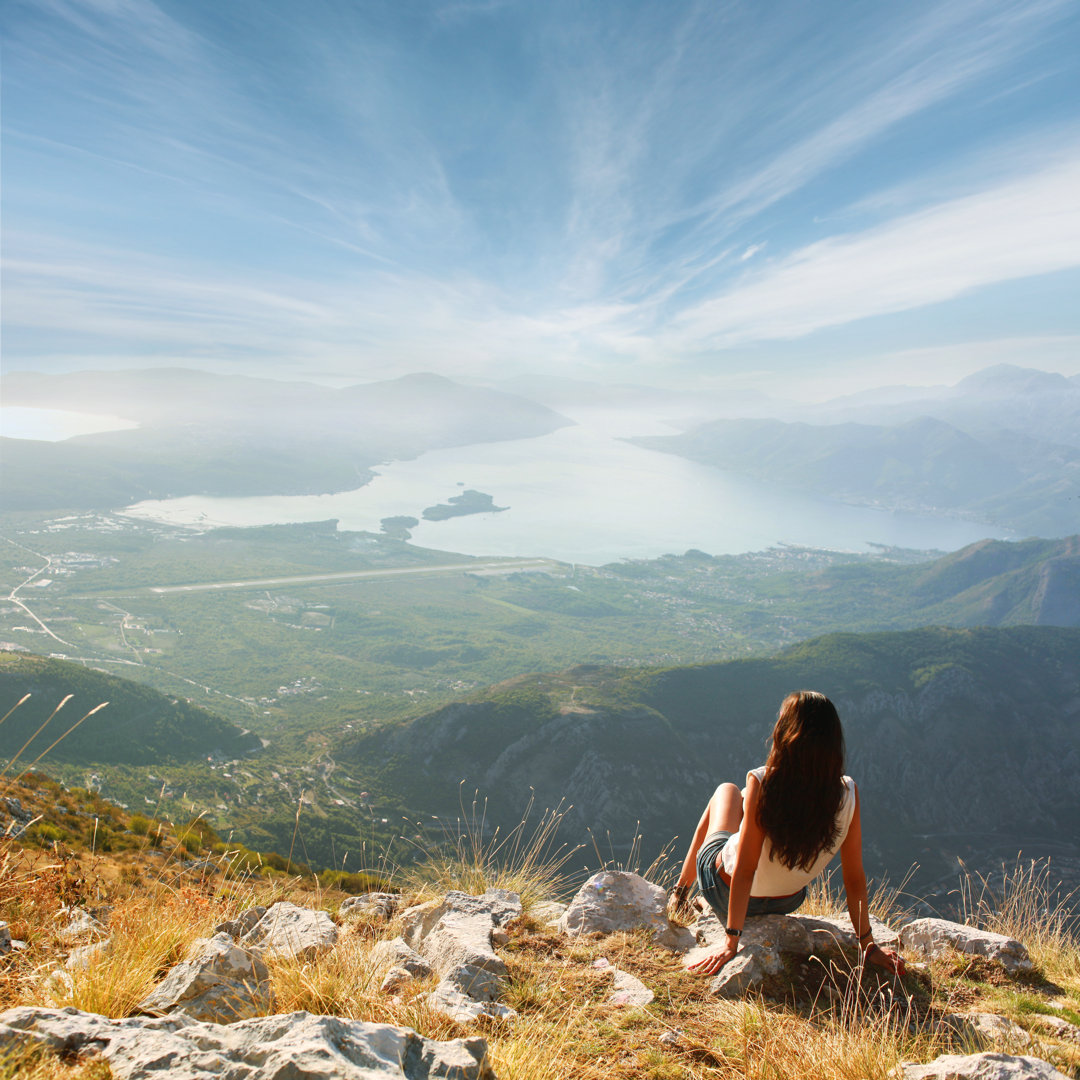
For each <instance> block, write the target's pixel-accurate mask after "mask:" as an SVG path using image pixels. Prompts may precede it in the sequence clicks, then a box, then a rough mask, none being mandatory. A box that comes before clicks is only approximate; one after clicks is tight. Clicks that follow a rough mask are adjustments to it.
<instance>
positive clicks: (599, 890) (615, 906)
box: [558, 870, 694, 952]
mask: <svg viewBox="0 0 1080 1080" xmlns="http://www.w3.org/2000/svg"><path fill="white" fill-rule="evenodd" d="M558 925H559V929H560V930H561V931H562V932H563V933H564V934H569V935H570V936H576V935H578V934H591V933H597V932H598V933H602V934H612V933H615V932H616V931H619V930H629V931H634V930H647V931H649V933H650V935H651V936H652V939H653V941H654V942H656V944H657V945H662V946H663V947H664V948H665V949H672V950H673V951H675V952H685V951H686V950H687V949H690V948H692V947H693V945H694V935H693V934H692V933H691V932H690V931H689V930H687V929H685V928H684V927H681V926H677V925H676V924H675V923H673V922H672V921H671V920H670V919H669V918H668V917H667V893H665V892H664V890H663V889H662V888H660V886H659V885H653V884H652V882H650V881H646V880H645V879H644V878H643V877H641V875H640V874H632V873H630V872H628V871H625V870H601V871H600V872H599V873H598V874H593V876H592V877H591V878H589V880H588V881H586V882H585V884H584V885H582V886H581V888H580V889H579V890H578V892H577V895H576V896H575V897H574V899H573V900H572V901H571V903H570V906H569V907H568V908H567V909H566V911H565V912H564V913H563V915H562V917H561V918H560V919H559V924H558Z"/></svg>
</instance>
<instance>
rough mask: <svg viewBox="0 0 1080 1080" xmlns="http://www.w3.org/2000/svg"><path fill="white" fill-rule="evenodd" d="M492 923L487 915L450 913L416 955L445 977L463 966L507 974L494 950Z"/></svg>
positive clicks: (426, 939)
mask: <svg viewBox="0 0 1080 1080" xmlns="http://www.w3.org/2000/svg"><path fill="white" fill-rule="evenodd" d="M492 929H493V927H492V922H491V918H490V917H485V916H484V915H466V914H463V913H462V912H459V911H448V912H446V914H445V915H443V916H442V918H441V919H439V921H438V922H437V923H436V924H435V927H434V928H433V929H432V931H431V933H430V934H428V936H427V937H425V938H424V940H423V941H421V942H420V945H419V947H418V949H417V952H419V953H420V955H421V956H423V957H424V959H425V960H427V961H428V963H430V964H431V966H432V967H433V968H434V969H435V970H436V971H437V972H439V974H444V973H445V972H447V971H449V970H451V969H452V968H456V967H459V966H460V965H462V964H468V965H470V966H472V967H478V968H486V969H487V970H489V971H493V972H495V973H496V974H497V975H505V974H506V965H505V964H504V963H503V962H502V959H501V958H500V957H499V956H498V954H497V953H496V952H495V950H494V949H493V948H492V947H491V931H492Z"/></svg>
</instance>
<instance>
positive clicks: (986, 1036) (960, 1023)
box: [934, 1012, 1031, 1049]
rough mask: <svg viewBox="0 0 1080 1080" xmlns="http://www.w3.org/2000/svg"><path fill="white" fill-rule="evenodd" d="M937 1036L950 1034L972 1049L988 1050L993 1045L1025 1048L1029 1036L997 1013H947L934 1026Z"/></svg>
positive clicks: (1029, 1038) (1029, 1040)
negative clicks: (1011, 1045)
mask: <svg viewBox="0 0 1080 1080" xmlns="http://www.w3.org/2000/svg"><path fill="white" fill-rule="evenodd" d="M934 1028H935V1030H936V1031H937V1032H938V1034H941V1035H947V1034H952V1035H955V1036H956V1037H957V1038H959V1039H960V1040H961V1041H962V1042H965V1043H968V1044H970V1045H971V1046H973V1047H978V1048H983V1049H988V1048H990V1047H992V1046H994V1045H995V1044H998V1045H1000V1044H1013V1045H1019V1046H1027V1045H1028V1044H1029V1043H1030V1042H1031V1036H1030V1035H1028V1033H1027V1032H1026V1031H1025V1030H1024V1029H1023V1028H1022V1027H1021V1026H1020V1025H1019V1024H1014V1023H1013V1022H1012V1020H1010V1019H1008V1017H1005V1016H998V1014H997V1013H987V1012H976V1013H947V1014H946V1015H945V1016H943V1017H942V1018H941V1019H940V1020H939V1021H938V1022H937V1024H935V1025H934Z"/></svg>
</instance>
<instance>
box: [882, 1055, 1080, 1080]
mask: <svg viewBox="0 0 1080 1080" xmlns="http://www.w3.org/2000/svg"><path fill="white" fill-rule="evenodd" d="M896 1075H897V1077H899V1078H900V1080H1068V1077H1067V1076H1065V1074H1064V1073H1060V1072H1058V1071H1057V1069H1055V1068H1054V1067H1053V1066H1052V1065H1050V1064H1049V1063H1047V1062H1045V1061H1043V1060H1041V1059H1040V1058H1034V1057H1014V1056H1013V1055H1011V1054H967V1055H964V1056H961V1055H959V1054H943V1055H942V1056H941V1057H939V1058H935V1059H934V1060H933V1061H931V1062H930V1063H929V1064H926V1065H918V1064H914V1063H911V1062H904V1063H903V1064H902V1065H900V1066H898V1068H897V1071H896Z"/></svg>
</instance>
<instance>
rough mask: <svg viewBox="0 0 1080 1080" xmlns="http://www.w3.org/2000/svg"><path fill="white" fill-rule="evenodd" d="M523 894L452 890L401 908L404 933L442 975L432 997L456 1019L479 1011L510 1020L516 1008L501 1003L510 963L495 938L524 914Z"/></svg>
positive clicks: (430, 999) (431, 1000)
mask: <svg viewBox="0 0 1080 1080" xmlns="http://www.w3.org/2000/svg"><path fill="white" fill-rule="evenodd" d="M521 912H522V907H521V897H519V896H518V895H517V893H512V892H507V891H506V890H504V889H488V890H487V892H485V893H484V895H483V896H469V895H468V894H467V893H463V892H457V891H453V890H452V891H451V892H448V893H447V894H446V896H445V897H443V899H442V900H435V901H430V902H429V903H426V904H420V905H417V906H416V907H412V908H409V909H408V910H407V911H405V912H403V913H402V916H401V924H402V938H403V940H404V943H405V944H407V945H409V946H411V947H412V948H413V949H415V950H416V952H417V953H418V954H419V955H420V956H421V957H422V958H423V959H424V960H426V961H427V962H428V963H429V964H430V965H431V968H432V969H433V970H434V971H435V972H436V973H437V974H438V975H439V977H440V982H439V985H438V986H437V987H436V988H435V990H434V991H433V992H432V993H431V994H430V995H429V996H428V1002H429V1004H431V1005H432V1006H433V1007H434V1008H436V1009H438V1010H439V1011H440V1012H444V1013H446V1014H447V1015H448V1016H451V1017H453V1019H455V1020H459V1021H467V1020H475V1019H476V1018H477V1017H479V1016H489V1017H498V1018H501V1019H509V1018H511V1017H513V1016H515V1015H516V1013H515V1012H514V1010H513V1009H511V1008H509V1007H507V1006H506V1005H502V1004H500V1003H499V1002H498V1001H497V1000H496V998H497V997H498V996H499V994H501V992H502V988H503V986H504V980H505V976H506V964H504V963H503V961H502V959H501V958H500V957H499V955H498V954H497V953H496V952H495V949H494V947H493V939H494V938H495V937H496V936H497V935H499V934H500V932H501V930H502V928H503V927H505V926H507V925H508V924H510V923H511V922H513V921H514V920H515V919H519V918H520V917H521Z"/></svg>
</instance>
